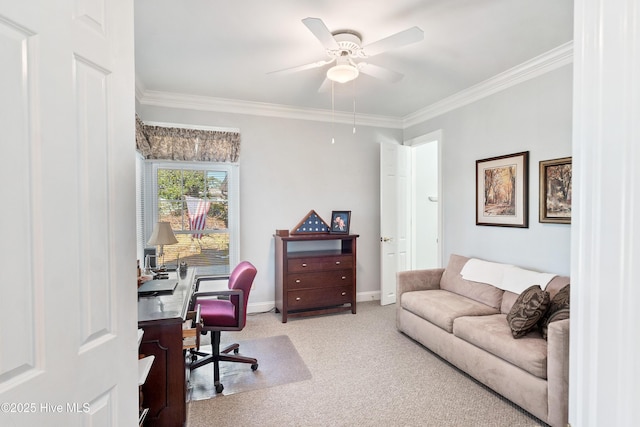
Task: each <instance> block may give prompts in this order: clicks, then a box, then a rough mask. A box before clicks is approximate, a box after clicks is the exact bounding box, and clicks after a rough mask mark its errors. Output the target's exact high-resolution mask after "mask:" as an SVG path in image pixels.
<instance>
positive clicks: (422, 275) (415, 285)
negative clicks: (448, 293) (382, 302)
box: [396, 268, 444, 301]
mask: <svg viewBox="0 0 640 427" xmlns="http://www.w3.org/2000/svg"><path fill="white" fill-rule="evenodd" d="M442 273H444V268H431V269H427V270H409V271H400V272H398V273H397V275H396V299H397V301H399V300H400V296H401V295H402V294H403V293H405V292H411V291H426V290H429V289H440V279H441V278H442Z"/></svg>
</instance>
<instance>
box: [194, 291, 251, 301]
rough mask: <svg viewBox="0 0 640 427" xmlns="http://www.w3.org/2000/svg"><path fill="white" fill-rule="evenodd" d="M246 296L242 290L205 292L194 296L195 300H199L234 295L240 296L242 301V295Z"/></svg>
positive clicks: (196, 293)
mask: <svg viewBox="0 0 640 427" xmlns="http://www.w3.org/2000/svg"><path fill="white" fill-rule="evenodd" d="M243 294H244V292H243V291H242V289H221V290H219V291H205V292H199V291H198V292H195V293H194V294H193V297H194V298H196V299H197V298H199V297H219V296H232V295H238V296H239V297H241V298H240V299H242V295H243Z"/></svg>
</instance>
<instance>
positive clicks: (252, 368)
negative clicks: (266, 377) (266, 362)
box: [251, 363, 258, 371]
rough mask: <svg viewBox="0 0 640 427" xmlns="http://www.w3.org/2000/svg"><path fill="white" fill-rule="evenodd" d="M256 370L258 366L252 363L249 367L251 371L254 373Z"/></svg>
mask: <svg viewBox="0 0 640 427" xmlns="http://www.w3.org/2000/svg"><path fill="white" fill-rule="evenodd" d="M257 369H258V364H257V363H254V364H252V365H251V370H252V371H255V370H257Z"/></svg>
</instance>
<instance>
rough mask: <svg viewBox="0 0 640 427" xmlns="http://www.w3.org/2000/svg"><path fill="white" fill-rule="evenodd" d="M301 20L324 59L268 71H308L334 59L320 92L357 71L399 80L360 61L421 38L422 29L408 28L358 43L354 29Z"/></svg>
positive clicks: (391, 80) (393, 74)
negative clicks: (321, 48) (337, 29)
mask: <svg viewBox="0 0 640 427" xmlns="http://www.w3.org/2000/svg"><path fill="white" fill-rule="evenodd" d="M302 23H303V24H304V25H306V27H307V28H308V29H309V30H310V31H311V32H312V33H313V35H314V36H315V37H316V38H317V39H318V40H319V41H320V43H322V45H323V46H324V48H325V49H326V54H327V56H328V58H327V59H325V60H321V61H316V62H312V63H310V64H305V65H299V66H296V67H291V68H285V69H283V70H277V71H272V72H271V73H269V74H272V73H283V72H287V73H289V72H296V71H303V70H309V69H312V68H319V67H323V66H325V65H329V64H332V63H334V62H335V65H333V66H332V67H331V68H329V69H328V70H327V78H326V79H325V80H324V83H323V84H322V85H321V86H320V91H323V90H325V89H326V88H327V87H328V85H329V84H330V83H331V81H334V82H338V83H346V82H349V81H351V80H354V79H355V78H356V77H358V75H359V74H360V72H362V73H363V74H367V75H370V76H372V77H375V78H378V79H381V80H384V81H388V82H392V83H393V82H397V81H399V80H401V79H402V78H403V77H404V76H403V75H402V74H400V73H398V72H396V71H392V70H389V69H387V68H383V67H380V66H378V65H375V64H371V63H367V62H364V60H365V59H367V58H370V57H372V56H375V55H378V54H381V53H383V52H386V51H389V50H392V49H397V48H399V47H402V46H406V45H408V44H411V43H415V42H418V41H421V40H422V39H423V38H424V32H423V31H422V30H421V29H420V28H418V27H412V28H409V29H406V30H404V31H400V32H399V33H396V34H393V35H390V36H388V37H385V38H383V39H381V40H378V41H375V42H373V43H370V44H368V45H366V46H362V38H361V37H360V34H359V33H357V32H355V31H351V30H341V31H336V32H333V33H332V32H330V31H329V29H328V28H327V26H326V25H325V24H324V22H322V20H321V19H319V18H305V19H303V20H302Z"/></svg>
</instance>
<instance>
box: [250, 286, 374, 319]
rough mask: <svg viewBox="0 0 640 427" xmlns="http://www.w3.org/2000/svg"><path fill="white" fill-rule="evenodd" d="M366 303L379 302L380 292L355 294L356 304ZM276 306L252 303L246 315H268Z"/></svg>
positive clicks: (266, 303) (267, 303)
mask: <svg viewBox="0 0 640 427" xmlns="http://www.w3.org/2000/svg"><path fill="white" fill-rule="evenodd" d="M367 301H380V291H371V292H359V293H358V294H356V303H358V302H367ZM275 306H276V302H275V301H265V302H254V303H249V305H248V306H247V313H251V314H257V313H268V312H269V311H272V310H273V309H274V307H275Z"/></svg>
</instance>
